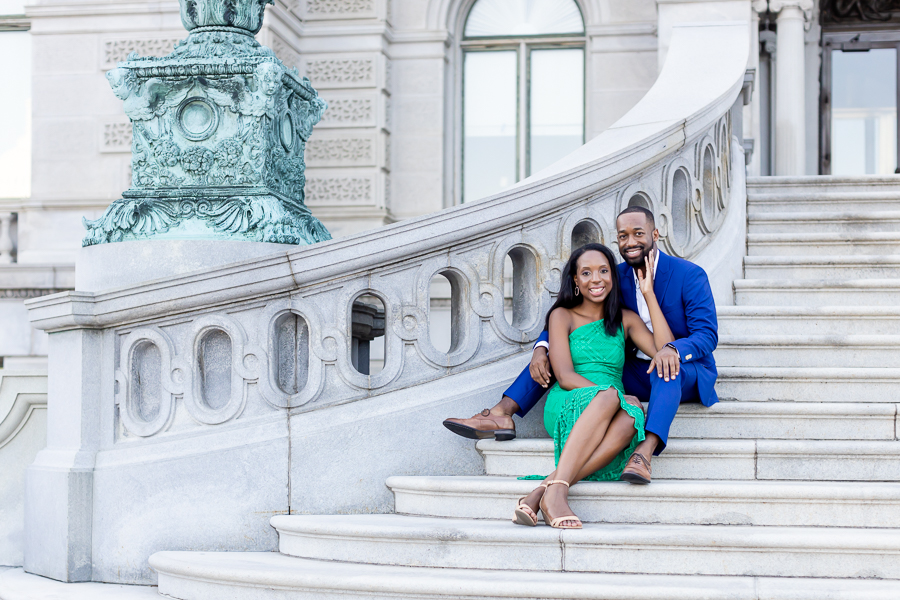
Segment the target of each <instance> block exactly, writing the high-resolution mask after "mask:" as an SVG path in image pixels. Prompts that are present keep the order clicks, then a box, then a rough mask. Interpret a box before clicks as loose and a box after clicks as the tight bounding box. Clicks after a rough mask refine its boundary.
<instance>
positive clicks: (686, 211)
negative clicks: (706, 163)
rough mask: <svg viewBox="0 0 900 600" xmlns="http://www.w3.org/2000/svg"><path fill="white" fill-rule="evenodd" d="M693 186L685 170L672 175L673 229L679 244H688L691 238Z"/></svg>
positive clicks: (676, 171) (677, 170)
mask: <svg viewBox="0 0 900 600" xmlns="http://www.w3.org/2000/svg"><path fill="white" fill-rule="evenodd" d="M690 205H691V185H690V182H689V180H688V174H687V173H685V171H684V169H676V170H675V173H674V174H673V175H672V229H673V231H674V233H675V239H676V240H678V243H679V244H686V243H687V242H688V237H689V236H690V233H691V231H690V227H691V219H690V211H691V206H690Z"/></svg>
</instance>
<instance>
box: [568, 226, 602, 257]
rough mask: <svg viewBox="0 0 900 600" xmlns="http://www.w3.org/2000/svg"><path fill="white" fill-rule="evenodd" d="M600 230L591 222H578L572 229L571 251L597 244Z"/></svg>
mask: <svg viewBox="0 0 900 600" xmlns="http://www.w3.org/2000/svg"><path fill="white" fill-rule="evenodd" d="M600 237H601V236H600V228H599V227H597V225H596V223H594V222H593V221H579V222H578V224H576V225H575V228H574V229H572V250H576V249H577V248H581V247H582V246H584V245H585V244H599V243H601V241H600Z"/></svg>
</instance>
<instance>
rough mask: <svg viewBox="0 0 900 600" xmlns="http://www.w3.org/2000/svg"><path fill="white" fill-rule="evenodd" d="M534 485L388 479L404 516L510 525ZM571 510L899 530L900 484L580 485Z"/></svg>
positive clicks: (628, 517)
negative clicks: (506, 521)
mask: <svg viewBox="0 0 900 600" xmlns="http://www.w3.org/2000/svg"><path fill="white" fill-rule="evenodd" d="M536 484H537V482H535V481H527V480H518V479H515V478H512V477H497V476H487V477H437V476H434V477H413V476H395V477H390V478H388V480H387V485H388V487H390V488H391V490H392V491H393V493H394V498H395V510H396V512H398V513H401V514H408V515H419V516H432V517H449V518H463V519H509V518H511V517H512V510H513V507H514V506H515V503H516V499H518V498H520V497H522V496H524V495H525V494H527V493H529V492H530V491H531V490H533V489H534V487H535V486H536ZM569 499H570V502H571V503H572V509H573V510H574V511H575V512H576V513H577V514H578V515H579V517H580V518H581V519H582V520H583V521H584V522H585V523H637V524H640V523H644V524H647V523H663V524H692V525H761V526H812V527H900V512H898V508H900V485H898V484H896V483H866V484H859V483H850V482H832V481H826V482H807V481H790V482H787V481H778V482H776V481H721V480H720V481H671V480H654V482H653V483H652V484H650V485H648V486H636V485H631V484H627V483H624V482H582V483H579V484H578V485H576V486H573V487H572V490H571V493H570V496H569Z"/></svg>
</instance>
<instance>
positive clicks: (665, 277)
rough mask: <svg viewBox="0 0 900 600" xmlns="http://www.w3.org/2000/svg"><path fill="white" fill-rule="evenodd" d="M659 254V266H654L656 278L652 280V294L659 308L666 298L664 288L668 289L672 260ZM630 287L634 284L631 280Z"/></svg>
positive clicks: (664, 254) (663, 254) (660, 252)
mask: <svg viewBox="0 0 900 600" xmlns="http://www.w3.org/2000/svg"><path fill="white" fill-rule="evenodd" d="M658 252H659V264H658V265H656V274H655V275H656V277H655V278H654V280H653V292H654V293H655V294H656V298H657V299H658V300H659V304H660V306H662V304H663V299H664V298H665V297H666V288H668V287H669V281H670V280H671V279H672V266H673V265H672V259H671V258H670V257H669V256H668V255H667V254H666V253H664V252H662V251H661V250H658ZM632 287H634V282H633V280H632Z"/></svg>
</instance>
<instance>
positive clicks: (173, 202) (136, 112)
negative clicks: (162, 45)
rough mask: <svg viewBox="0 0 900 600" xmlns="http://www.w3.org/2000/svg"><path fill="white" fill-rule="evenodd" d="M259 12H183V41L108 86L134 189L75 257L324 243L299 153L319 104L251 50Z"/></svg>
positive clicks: (129, 66) (224, 8) (295, 79)
mask: <svg viewBox="0 0 900 600" xmlns="http://www.w3.org/2000/svg"><path fill="white" fill-rule="evenodd" d="M266 3H267V2H266V0H238V1H235V2H224V3H223V2H221V0H181V10H182V20H183V22H184V25H185V27H187V28H188V29H189V30H191V34H190V35H189V36H188V38H187V39H186V40H183V41H181V42H179V43H178V44H176V46H175V49H174V51H173V52H172V53H171V54H169V55H168V56H165V57H162V58H156V57H140V56H137V54H136V53H132V54H130V55H129V56H128V59H127V60H126V61H124V62H120V63H119V64H118V67H117V68H115V69H113V70H111V71H110V72H109V73H108V74H107V79H108V80H109V82H110V85H111V86H112V88H113V92H114V93H115V94H116V96H118V97H119V99H121V100H122V101H123V102H124V105H125V113H126V114H127V115H128V117H129V119H131V123H132V132H133V135H132V140H131V152H132V187H131V188H130V189H129V190H128V191H126V192H125V193H124V194H123V198H122V199H121V200H117V201H116V202H114V203H113V204H112V205H110V207H109V208H108V209H107V211H106V213H105V214H104V215H103V216H102V217H101V218H100V219H97V220H95V221H87V220H85V221H84V223H85V227H86V228H87V235H86V237H85V238H84V241H83V245H85V246H90V245H93V244H102V243H108V242H116V241H123V240H133V239H147V238H151V237H152V238H165V237H170V238H175V237H177V238H182V239H185V238H192V239H232V240H234V239H238V240H250V241H262V242H274V243H289V244H310V243H314V242H318V241H323V240H328V239H330V237H331V236H330V235H329V234H328V231H327V230H326V229H325V227H324V226H323V225H322V224H321V223H320V222H319V221H318V220H316V219H315V217H313V216H312V215H311V214H310V212H309V210H308V209H307V208H306V206H305V198H304V185H305V183H306V178H305V170H306V163H305V159H304V153H305V150H306V142H307V140H308V139H309V136H310V135H311V134H312V130H313V126H314V125H316V123H318V122H319V120H320V119H321V118H322V114H323V112H324V111H325V108H326V104H325V102H324V100H322V99H321V98H319V96H318V94H317V92H316V90H315V89H313V87H312V86H311V85H310V82H309V80H308V79H307V78H306V77H303V78H301V77H299V75H298V73H297V71H296V69H292V70H289V69H287V68H286V67H285V66H284V64H283V63H282V62H281V61H280V60H279V59H278V58H277V57H276V56H275V54H274V53H273V52H272V50H270V49H269V48H266V47H265V46H262V45H260V44H259V43H258V42H257V41H256V40H255V39H254V38H253V35H252V34H253V33H255V32H256V31H258V30H259V28H260V26H261V24H262V15H263V11H264V8H265V4H266ZM268 3H271V1H269V2H268Z"/></svg>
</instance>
